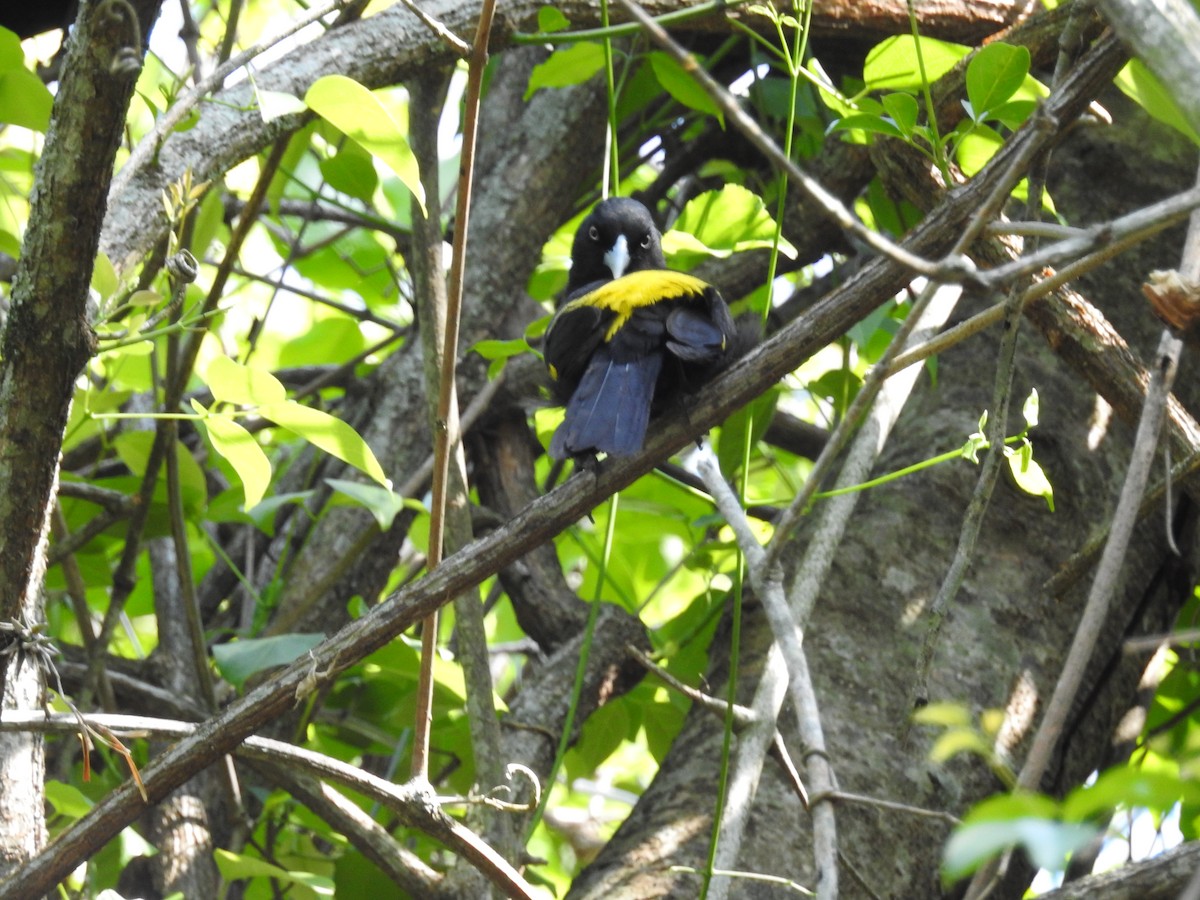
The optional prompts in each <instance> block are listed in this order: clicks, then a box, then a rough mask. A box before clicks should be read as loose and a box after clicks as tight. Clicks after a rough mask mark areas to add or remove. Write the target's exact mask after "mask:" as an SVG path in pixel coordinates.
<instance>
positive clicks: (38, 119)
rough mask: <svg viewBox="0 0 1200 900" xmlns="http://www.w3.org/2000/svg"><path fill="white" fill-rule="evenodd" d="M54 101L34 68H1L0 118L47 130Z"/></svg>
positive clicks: (37, 129)
mask: <svg viewBox="0 0 1200 900" xmlns="http://www.w3.org/2000/svg"><path fill="white" fill-rule="evenodd" d="M53 105H54V98H53V96H51V94H50V91H49V90H47V88H46V85H44V84H43V83H42V79H40V78H38V77H37V76H36V75H34V74H33V73H32V72H30V71H28V70H27V69H24V68H18V69H8V70H7V71H3V72H0V122H3V123H8V124H10V125H20V126H22V127H24V128H28V129H30V130H32V131H45V130H46V129H47V128H49V127H50V108H51V107H52V106H53Z"/></svg>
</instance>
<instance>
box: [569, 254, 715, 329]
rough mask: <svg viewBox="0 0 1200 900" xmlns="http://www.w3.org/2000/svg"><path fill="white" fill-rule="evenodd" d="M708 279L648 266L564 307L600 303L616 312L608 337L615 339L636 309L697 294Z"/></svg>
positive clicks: (699, 293)
mask: <svg viewBox="0 0 1200 900" xmlns="http://www.w3.org/2000/svg"><path fill="white" fill-rule="evenodd" d="M708 288H709V285H708V283H707V282H704V281H701V280H700V279H699V278H696V277H695V276H693V275H686V274H684V273H683V272H672V271H670V270H668V269H647V270H643V271H640V272H630V273H629V274H628V275H622V276H621V277H620V278H616V279H613V280H612V281H608V282H605V283H604V284H602V285H601V286H600V287H598V288H596V289H595V290H594V291H589V292H588V293H586V294H584V295H583V296H582V297H577V298H576V299H574V300H572V301H571V302H570V303H568V304H567V305H566V307H564V311H565V310H566V309H569V308H571V307H576V308H577V307H581V306H596V307H599V308H600V309H606V310H608V311H610V312H613V313H616V319H615V320H614V321H613V323H612V324H611V325H610V326H609V328H608V332H607V333H606V334H605V336H604V339H605V340H606V341H610V340H612V337H613V335H614V334H616V333H617V332H618V331H620V330H621V328H622V326H624V324H625V323H626V322H627V321H629V317H630V316H631V315H633V311H634V310H635V309H638V308H639V307H642V306H651V305H653V304H655V303H658V302H660V301H662V300H674V299H677V298H679V297H696V296H699V295H701V294H703V293H704V292H705V291H706V290H708Z"/></svg>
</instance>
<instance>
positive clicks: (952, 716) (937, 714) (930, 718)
mask: <svg viewBox="0 0 1200 900" xmlns="http://www.w3.org/2000/svg"><path fill="white" fill-rule="evenodd" d="M913 721H914V722H917V723H919V724H921V725H942V726H944V727H947V728H948V727H951V726H959V727H962V728H966V727H968V726H969V725H970V724H971V711H970V710H969V709H967V707H965V706H964V705H963V704H961V703H930V704H927V705H926V706H923V707H921V708H920V709H918V710H917V711H916V712H914V713H913Z"/></svg>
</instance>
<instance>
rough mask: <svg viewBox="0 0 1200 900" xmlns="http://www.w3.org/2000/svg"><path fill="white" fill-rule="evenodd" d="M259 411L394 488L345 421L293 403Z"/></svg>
mask: <svg viewBox="0 0 1200 900" xmlns="http://www.w3.org/2000/svg"><path fill="white" fill-rule="evenodd" d="M258 411H259V413H260V414H262V415H263V416H264V417H266V418H268V419H270V420H271V421H272V422H274V423H275V424H276V425H279V426H280V427H282V428H286V429H287V430H288V431H290V432H292V433H293V434H295V435H296V436H297V437H302V438H304V440H306V441H308V442H309V443H310V444H314V445H315V446H317V447H320V448H321V449H322V450H324V451H325V452H326V453H329V454H331V455H332V456H336V457H337V458H338V459H340V460H341V461H342V462H344V463H347V464H348V465H351V466H354V468H356V469H358V470H359V471H360V472H362V473H364V474H365V475H367V476H369V477H370V478H373V479H375V480H376V481H378V482H379V483H380V484H382V485H384V487H388V488H390V487H391V482H389V481H388V478H387V476H386V475H385V474H384V472H383V467H382V466H380V465H379V460H377V459H376V458H375V454H374V453H372V452H371V448H370V447H368V446H367V443H366V441H364V440H363V439H362V438H361V437H359V434H358V432H357V431H355V430H354V429H353V428H351V427H350V426H349V425H347V424H346V423H345V422H343V421H342V420H341V419H339V418H337V417H335V416H331V415H330V414H329V413H327V412H322V411H321V410H319V409H312V408H311V407H308V406H302V405H301V404H299V403H295V402H292V401H290V400H288V401H284V402H282V403H269V404H265V405H263V406H260V407H259V410H258Z"/></svg>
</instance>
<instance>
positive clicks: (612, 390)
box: [550, 346, 663, 459]
mask: <svg viewBox="0 0 1200 900" xmlns="http://www.w3.org/2000/svg"><path fill="white" fill-rule="evenodd" d="M662 363H663V358H662V353H661V352H651V353H647V354H639V355H637V356H634V357H632V358H628V359H620V360H618V359H614V358H613V355H612V353H611V351H610V348H609V347H607V346H603V347H600V348H599V349H598V350H597V351H596V352H595V354H594V355H593V356H592V359H591V361H590V362H589V363H588V367H587V370H586V371H585V372H584V373H583V378H582V379H580V382H579V386H578V387H577V388H576V389H575V392H574V393H573V394H572V395H571V400H570V402H569V403H568V404H567V413H566V418H565V419H564V420H563V423H562V425H560V426H559V428H558V430H557V431H556V432H555V433H554V439H553V440H552V441H551V442H550V455H551V456H553V457H554V458H555V459H566V458H567V457H568V456H580V455H584V454H588V453H600V452H603V453H608V454H609V455H612V456H630V455H632V454H634V453H637V452H638V451H639V450H641V449H642V442H643V441H644V440H645V437H646V425H647V423H648V422H649V421H650V404H651V401H652V400H653V399H654V386H655V383H656V382H657V381H658V373H659V372H660V371H661V370H662Z"/></svg>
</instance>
